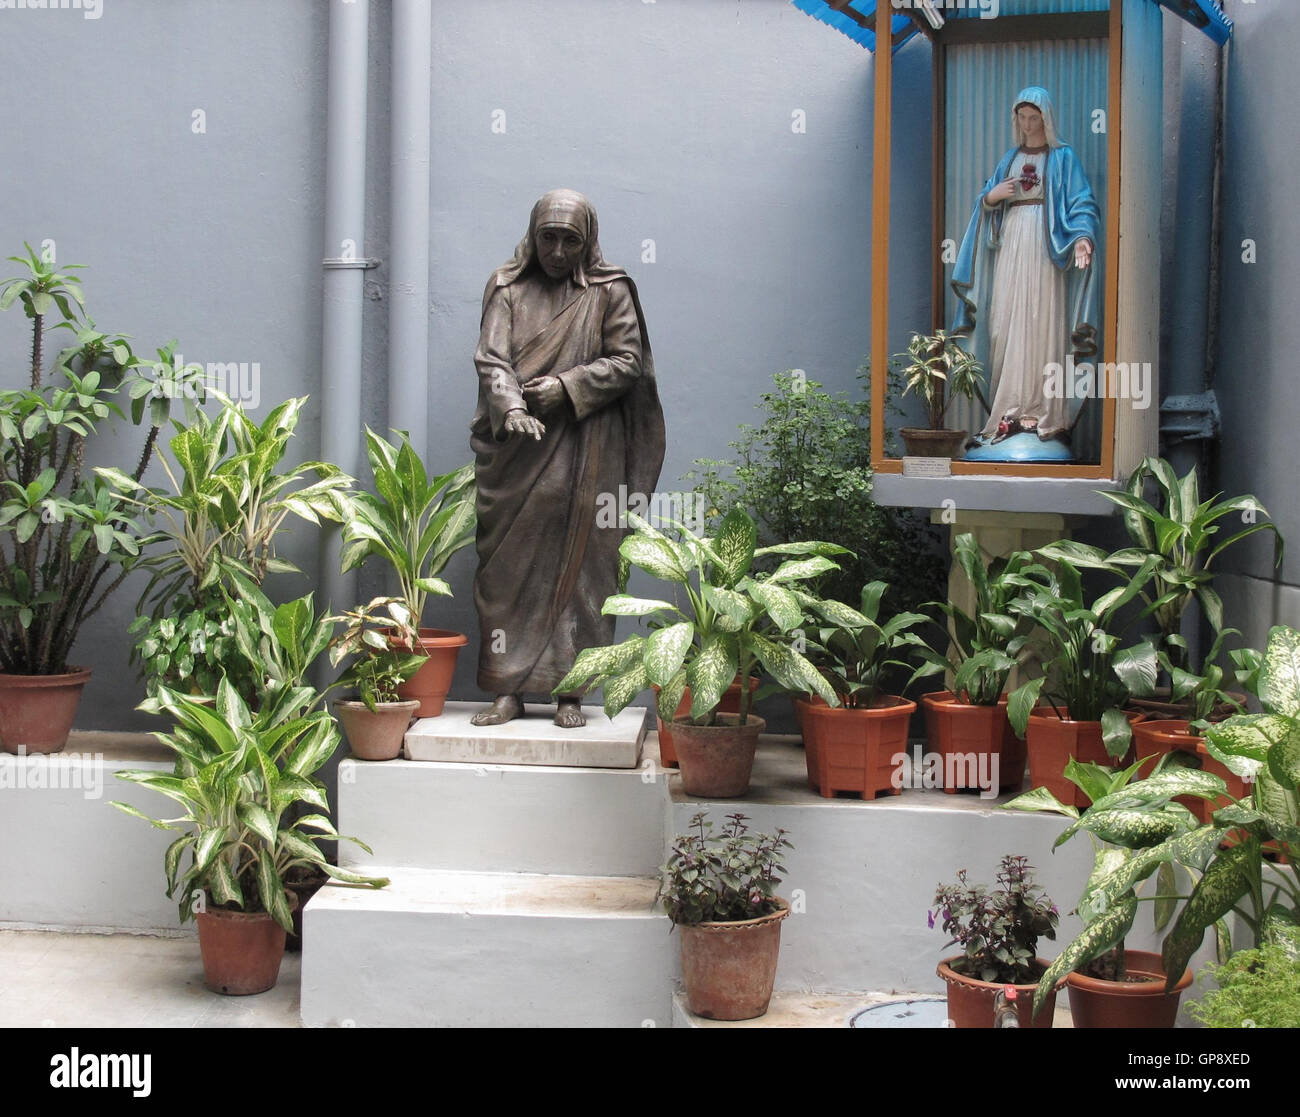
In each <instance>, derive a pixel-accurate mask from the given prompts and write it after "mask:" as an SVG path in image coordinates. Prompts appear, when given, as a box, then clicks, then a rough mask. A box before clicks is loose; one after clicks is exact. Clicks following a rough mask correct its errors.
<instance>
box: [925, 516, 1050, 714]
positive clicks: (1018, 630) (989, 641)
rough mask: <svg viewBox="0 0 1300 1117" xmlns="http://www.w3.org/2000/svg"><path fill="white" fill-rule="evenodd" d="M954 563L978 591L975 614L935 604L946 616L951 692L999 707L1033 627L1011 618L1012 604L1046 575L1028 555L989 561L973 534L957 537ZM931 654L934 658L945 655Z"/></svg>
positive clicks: (948, 602) (1026, 553) (1020, 552)
mask: <svg viewBox="0 0 1300 1117" xmlns="http://www.w3.org/2000/svg"><path fill="white" fill-rule="evenodd" d="M953 559H954V561H955V562H956V563H957V564H958V565H959V566H960V567H961V569H962V570H963V571H964V572H965V574H966V577H967V578H968V579H969V581H970V584H971V586H972V588H973V589H974V590H975V614H974V616H972V615H971V614H969V613H967V612H966V611H965V610H964V609H962V608H960V607H959V606H957V605H954V604H953V603H952V602H950V601H934V602H931V603H930V604H932V605H933V606H934V607H935V608H937V609H938V610H939V611H940V612H942V613H943V614H944V615H945V616H946V617H947V618H948V622H949V624H948V636H949V644H948V648H947V649H946V650H947V653H948V662H950V663H951V665H952V667H953V668H955V672H954V677H953V691H954V693H955V694H956V695H957V696H958V697H959V698H963V699H964V700H965V701H967V702H970V703H972V704H974V705H976V706H996V705H997V703H998V701H999V700H1000V699H1001V697H1002V692H1003V691H1004V690H1005V689H1006V685H1007V679H1008V678H1009V677H1010V675H1011V671H1012V670H1013V668H1014V667H1015V666H1016V663H1017V662H1018V660H1019V656H1020V655H1021V653H1022V652H1023V651H1024V649H1025V646H1026V644H1027V642H1028V639H1029V635H1028V628H1029V625H1028V624H1027V623H1025V621H1024V619H1023V618H1021V619H1020V620H1019V621H1017V619H1016V618H1015V617H1013V616H1012V615H1011V603H1012V602H1013V601H1014V600H1015V599H1016V598H1017V597H1019V596H1020V595H1021V594H1022V593H1024V592H1025V591H1026V590H1033V589H1034V588H1036V584H1035V583H1034V582H1033V581H1031V580H1030V575H1031V574H1039V575H1042V574H1045V573H1046V571H1044V570H1043V568H1042V567H1040V566H1038V565H1036V564H1035V563H1034V562H1033V556H1031V555H1030V554H1029V553H1028V552H1027V551H1017V552H1016V553H1015V554H1013V555H1011V556H1010V557H1009V558H1005V559H994V560H993V561H992V562H990V563H987V564H986V563H985V561H984V555H983V552H982V551H981V550H980V546H979V543H978V542H977V541H976V539H975V536H974V535H972V534H970V533H969V532H967V533H965V534H963V535H959V536H957V539H956V542H955V543H954V544H953ZM930 650H931V654H932V656H934V657H937V658H938V659H940V660H942V659H943V656H941V655H939V653H938V652H937V651H934V650H933V649H930Z"/></svg>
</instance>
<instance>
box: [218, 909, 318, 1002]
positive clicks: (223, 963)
mask: <svg viewBox="0 0 1300 1117" xmlns="http://www.w3.org/2000/svg"><path fill="white" fill-rule="evenodd" d="M286 896H287V898H288V901H289V907H290V909H293V908H296V907H297V906H298V897H297V896H295V895H294V894H293V893H292V892H289V893H286ZM194 918H195V919H196V920H197V921H198V925H199V953H200V954H202V956H203V984H204V985H206V986H207V987H208V988H209V989H211V990H212V991H213V992H214V993H224V994H226V995H227V996H233V997H246V996H249V995H251V994H253V993H265V992H266V991H267V990H268V989H270V988H273V987H274V985H275V983H276V982H277V981H278V980H279V978H280V962H281V961H282V960H283V959H284V940H285V932H284V928H283V927H281V926H280V925H279V924H278V923H277V922H276V921H275V920H274V919H272V918H271V916H270V915H269V914H268V913H266V912H264V911H254V912H248V911H225V910H223V909H221V908H209V909H208V910H207V911H203V912H199V913H198V914H197V915H196V916H195V917H194Z"/></svg>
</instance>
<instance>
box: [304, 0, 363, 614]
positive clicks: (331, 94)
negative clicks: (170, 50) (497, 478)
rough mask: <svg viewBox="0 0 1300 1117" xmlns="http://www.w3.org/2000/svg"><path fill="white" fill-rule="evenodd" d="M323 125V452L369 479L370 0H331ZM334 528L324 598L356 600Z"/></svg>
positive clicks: (345, 605)
mask: <svg viewBox="0 0 1300 1117" xmlns="http://www.w3.org/2000/svg"><path fill="white" fill-rule="evenodd" d="M329 18H330V23H329V70H328V93H327V99H326V124H325V253H324V256H325V258H324V261H323V266H324V269H325V272H324V282H323V287H324V320H323V326H322V331H321V458H322V460H324V461H327V462H333V463H334V464H335V465H337V466H338V467H339V468H340V469H342V470H343V471H344V472H345V473H348V474H351V475H352V476H353V477H356V478H358V480H360V481H363V482H364V478H363V477H362V460H363V459H362V455H361V426H360V423H361V420H360V415H361V317H362V297H363V293H364V283H365V270H366V268H368V267H373V266H374V261H371V260H368V259H367V258H366V254H365V235H366V63H367V48H368V31H369V22H370V3H369V0H330V7H329ZM339 550H340V534H339V530H338V528H337V527H332V528H329V529H328V530H325V531H322V533H321V555H320V558H321V579H320V583H321V588H322V590H323V593H322V594H321V595H320V596H321V597H323V598H324V600H323V601H318V602H317V606H318V607H321V606H325V605H329V606H330V607H331V608H333V609H335V610H340V609H349V608H351V607H352V605H353V604H355V596H356V594H355V586H356V578H355V575H351V574H349V575H346V576H345V575H342V574H340V573H339Z"/></svg>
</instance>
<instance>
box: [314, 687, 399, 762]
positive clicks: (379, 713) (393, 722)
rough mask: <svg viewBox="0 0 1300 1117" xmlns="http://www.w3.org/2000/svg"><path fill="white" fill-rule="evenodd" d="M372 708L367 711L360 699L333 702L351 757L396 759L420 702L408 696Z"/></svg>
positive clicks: (380, 703) (377, 704)
mask: <svg viewBox="0 0 1300 1117" xmlns="http://www.w3.org/2000/svg"><path fill="white" fill-rule="evenodd" d="M376 707H377V708H376V709H375V710H374V711H371V710H369V709H368V708H367V707H366V704H365V703H364V702H357V701H350V700H348V699H343V698H341V699H339V700H337V701H336V702H335V703H334V711H335V713H337V714H338V717H339V721H340V722H342V724H343V732H344V733H346V734H347V738H348V744H349V745H350V746H351V747H352V755H353V756H356V757H358V758H359V759H361V760H396V759H397V757H398V756H399V755H401V752H402V742H403V741H405V740H406V730H407V727H408V726H410V724H411V719H412V718H413V717H415V714H416V711H417V710H418V709H419V708H420V703H419V702H417V701H416V700H415V699H414V698H412V699H410V700H409V701H406V702H379V703H376Z"/></svg>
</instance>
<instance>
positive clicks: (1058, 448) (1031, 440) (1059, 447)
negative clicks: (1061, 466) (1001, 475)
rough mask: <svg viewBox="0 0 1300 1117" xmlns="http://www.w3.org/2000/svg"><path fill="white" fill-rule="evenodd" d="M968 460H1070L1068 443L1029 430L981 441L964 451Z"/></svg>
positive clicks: (1071, 454) (1070, 454)
mask: <svg viewBox="0 0 1300 1117" xmlns="http://www.w3.org/2000/svg"><path fill="white" fill-rule="evenodd" d="M964 460H965V461H968V462H1072V461H1074V454H1073V453H1072V452H1071V451H1070V447H1069V444H1068V443H1065V442H1062V441H1061V440H1060V439H1058V438H1049V439H1047V440H1046V441H1044V440H1043V439H1041V438H1039V437H1038V435H1036V434H1033V433H1032V432H1029V431H1022V432H1021V433H1020V434H1013V435H1012V436H1011V437H1010V438H1004V439H1003V440H1002V441H1001V442H998V443H996V444H993V443H987V442H985V443H982V444H981V445H979V446H973V447H971V448H970V449H969V450H967V451H966V454H965V458H964Z"/></svg>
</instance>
